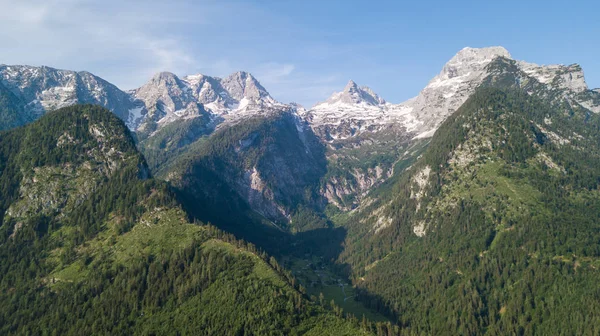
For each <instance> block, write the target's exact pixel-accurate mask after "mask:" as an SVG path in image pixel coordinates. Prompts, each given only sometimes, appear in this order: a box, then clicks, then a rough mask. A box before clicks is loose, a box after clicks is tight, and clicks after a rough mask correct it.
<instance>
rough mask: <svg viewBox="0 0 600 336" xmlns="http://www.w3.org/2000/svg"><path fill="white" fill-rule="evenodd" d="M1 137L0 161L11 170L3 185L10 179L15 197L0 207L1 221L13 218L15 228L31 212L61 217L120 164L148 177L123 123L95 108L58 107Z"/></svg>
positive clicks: (106, 111)
mask: <svg viewBox="0 0 600 336" xmlns="http://www.w3.org/2000/svg"><path fill="white" fill-rule="evenodd" d="M0 140H2V141H8V142H9V143H11V147H9V148H10V150H9V152H4V153H0V159H2V160H3V161H4V162H5V163H6V164H7V165H8V166H7V167H8V168H7V169H6V171H8V172H9V173H11V174H15V175H14V176H11V175H0V178H2V179H3V181H4V183H6V181H7V179H11V178H12V179H15V180H14V181H13V183H12V185H11V188H15V190H14V192H13V195H14V197H13V199H11V200H10V202H9V203H7V205H8V207H7V208H6V209H1V208H0V211H1V210H5V211H4V212H3V213H2V214H0V222H2V218H4V220H14V222H15V223H16V225H17V228H19V227H21V226H22V225H23V223H26V222H27V220H28V219H30V218H33V217H36V216H46V217H54V216H59V217H61V216H65V215H66V214H68V213H70V212H71V211H73V210H75V209H76V208H77V207H78V206H80V205H81V203H82V202H84V201H85V200H86V199H87V198H89V196H90V195H91V194H92V193H93V192H94V191H96V190H97V188H98V187H99V186H100V185H101V184H102V183H105V182H106V180H107V179H110V178H111V177H112V176H114V175H115V174H116V173H117V172H118V171H120V170H121V171H122V170H123V169H125V168H127V169H133V170H134V172H135V173H134V176H135V175H137V176H138V177H139V178H142V179H145V178H147V177H148V170H147V167H146V166H145V164H144V160H143V158H142V157H141V155H139V153H138V152H137V151H136V149H135V145H134V143H133V139H131V137H130V136H128V132H127V130H126V128H125V126H124V125H123V124H122V123H121V122H119V121H118V119H117V118H116V117H115V116H114V114H112V113H111V112H110V111H108V110H106V109H104V108H101V107H98V106H90V105H83V106H73V107H66V108H62V109H60V110H58V111H56V112H54V113H52V115H47V116H45V117H44V118H41V119H40V120H39V121H37V122H35V123H32V124H30V125H28V126H27V127H26V128H24V129H22V130H13V131H9V132H7V133H5V134H4V136H3V137H2V139H0ZM0 144H3V143H2V142H0ZM4 144H5V143H4ZM4 148H7V147H6V146H5V147H4ZM32 157H33V159H32ZM7 174H8V173H7ZM15 176H17V177H18V179H17V177H15Z"/></svg>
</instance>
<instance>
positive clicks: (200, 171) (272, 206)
mask: <svg viewBox="0 0 600 336" xmlns="http://www.w3.org/2000/svg"><path fill="white" fill-rule="evenodd" d="M167 127H168V126H167ZM192 128H193V126H192V125H191V124H190V125H182V130H183V131H182V133H189V132H191V131H192ZM186 130H189V131H186ZM177 134H179V132H175V133H169V134H167V133H165V134H164V139H167V140H164V141H163V142H167V143H171V142H174V141H177V139H176V137H178V135H177ZM157 136H160V138H163V134H162V133H161V134H160V135H157ZM157 136H154V137H153V138H156V137H157ZM153 138H150V139H153ZM323 151H324V149H323V147H322V146H321V144H320V143H319V141H318V139H317V138H316V137H315V135H314V134H313V133H312V131H311V130H310V128H308V127H306V126H305V125H304V124H302V123H301V121H299V120H298V118H296V116H294V115H293V114H292V113H289V112H287V111H279V112H274V113H273V114H271V115H269V116H256V117H253V118H251V119H247V120H244V122H240V123H236V124H234V125H229V126H228V127H222V128H219V129H217V130H216V131H215V132H214V133H212V134H211V135H210V136H205V137H201V138H199V139H198V140H196V141H194V142H192V143H191V144H188V145H186V146H179V147H177V149H176V150H172V149H170V148H166V149H164V150H161V149H159V148H157V147H152V144H149V145H146V148H145V149H144V152H145V153H147V154H146V155H147V157H148V159H149V160H150V162H151V166H153V167H155V169H154V170H155V171H156V173H157V176H159V177H161V178H163V179H165V180H167V181H169V182H170V183H171V184H172V185H173V186H175V187H176V188H177V189H178V190H180V191H181V193H182V194H184V195H185V198H186V200H187V201H188V202H192V203H193V204H194V206H193V209H194V210H193V211H197V212H198V215H199V216H206V219H207V220H211V221H216V220H218V221H219V222H220V224H221V225H226V224H227V223H230V225H232V226H233V227H231V229H232V230H236V229H242V228H240V225H239V223H238V222H239V220H240V219H241V218H244V217H243V216H246V218H256V217H257V215H258V216H260V217H263V218H264V219H266V220H268V221H270V222H272V223H271V224H268V226H270V227H272V228H275V229H277V230H284V231H291V232H299V231H306V230H309V229H316V228H323V227H327V225H326V224H323V223H301V222H299V221H294V220H293V219H292V218H293V217H294V216H295V215H296V214H298V213H299V212H302V211H304V212H306V211H312V212H322V211H323V210H324V208H325V199H324V198H322V197H321V195H320V194H319V187H320V182H321V178H322V177H323V175H324V174H325V171H326V160H325V156H324V152H323ZM161 157H162V158H165V159H162V161H164V162H163V163H162V164H161V163H159V162H157V161H159V160H161ZM191 208H192V207H191ZM262 221H264V220H262ZM249 222H251V221H249ZM323 222H325V221H323ZM249 225H250V223H249ZM252 230H254V229H252Z"/></svg>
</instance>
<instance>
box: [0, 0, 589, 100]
mask: <svg viewBox="0 0 600 336" xmlns="http://www.w3.org/2000/svg"><path fill="white" fill-rule="evenodd" d="M122 2H124V3H122ZM598 13H600V4H599V2H598V1H551V0H550V1H549V0H546V1H461V0H454V1H399V0H398V1H352V0H347V1H338V0H329V1H327V0H322V1H312V0H305V1H292V0H277V1H273V0H254V1H250V0H247V1H225V0H221V1H170V2H167V1H164V2H163V1H152V0H150V1H113V0H109V1H90V0H46V1H30V0H21V1H16V0H0V44H1V45H2V48H0V63H5V64H30V65H49V66H53V67H58V68H64V69H72V70H87V71H90V72H92V73H95V74H97V75H99V76H101V77H103V78H105V79H106V80H108V81H110V82H113V83H115V84H117V85H118V86H119V87H121V88H122V89H131V88H135V87H138V86H140V85H142V84H143V83H144V82H145V81H147V80H148V79H149V78H150V77H151V76H152V74H153V73H156V72H158V71H171V72H174V73H176V74H178V75H186V74H193V73H204V74H207V75H215V76H226V75H227V74H229V73H231V72H233V71H237V70H246V71H250V72H252V73H253V74H254V75H255V76H256V77H257V78H258V79H259V80H260V81H261V83H262V84H263V85H264V86H265V87H266V88H267V90H269V91H270V92H271V94H272V95H273V96H274V97H275V98H276V99H278V100H280V101H283V102H290V101H296V102H299V103H301V104H304V105H308V106H310V105H312V104H314V103H316V102H317V101H321V100H325V99H326V98H327V97H328V96H329V95H330V94H331V93H332V92H334V91H338V90H340V89H341V88H343V87H344V85H345V84H346V82H347V81H348V80H349V79H353V80H354V81H356V82H357V83H358V84H359V85H367V86H370V87H371V88H373V89H374V90H375V92H378V93H379V94H380V95H381V96H382V97H383V98H385V99H386V100H388V101H391V102H396V103H397V102H401V101H404V100H406V99H408V98H410V97H413V96H415V95H416V94H417V93H418V92H419V91H420V89H422V88H423V87H424V86H425V85H426V84H427V82H428V81H429V80H430V79H431V78H432V77H433V76H435V75H436V74H437V73H438V72H439V71H440V70H441V68H442V66H443V65H444V63H445V62H446V61H448V60H449V59H450V58H451V57H452V56H453V55H454V54H455V53H456V52H457V51H459V50H460V49H462V48H463V47H466V46H471V47H484V46H492V45H502V46H504V47H505V48H507V49H508V50H509V52H510V53H511V54H512V56H513V58H515V59H519V60H526V61H528V62H533V63H538V64H555V63H562V64H571V63H579V64H581V65H582V67H583V69H584V71H585V75H586V80H587V83H588V85H589V86H590V87H591V88H594V87H599V86H600V62H598V55H599V54H600V23H599V22H600V20H599V14H598Z"/></svg>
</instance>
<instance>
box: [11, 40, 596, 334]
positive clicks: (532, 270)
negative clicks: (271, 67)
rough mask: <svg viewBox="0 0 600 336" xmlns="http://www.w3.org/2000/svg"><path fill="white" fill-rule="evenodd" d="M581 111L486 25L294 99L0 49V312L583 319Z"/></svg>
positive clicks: (586, 182) (592, 143) (591, 277)
mask: <svg viewBox="0 0 600 336" xmlns="http://www.w3.org/2000/svg"><path fill="white" fill-rule="evenodd" d="M83 102H87V103H94V104H99V105H102V106H104V107H106V108H107V109H104V108H101V107H99V106H92V105H75V106H72V107H67V108H62V109H59V110H57V111H54V112H50V111H52V110H54V109H55V108H58V107H62V106H70V105H73V104H77V103H83ZM108 110H112V112H113V113H112V114H111V113H110V112H109V111H108ZM599 112H600V92H599V91H598V90H589V89H588V87H587V84H586V83H585V79H584V77H583V72H582V70H581V67H579V66H578V65H569V66H563V65H550V66H539V65H536V64H532V63H526V62H523V61H517V60H513V59H512V58H511V56H510V54H509V53H508V51H506V50H505V49H504V48H502V47H491V48H482V49H474V48H465V49H463V50H461V51H459V53H458V54H456V56H454V57H453V58H452V59H451V60H450V61H449V62H448V63H446V65H445V66H444V67H443V69H442V71H441V72H440V73H439V74H438V75H437V76H435V77H434V78H433V79H432V80H431V81H430V82H429V84H428V85H427V86H426V87H425V88H424V89H423V90H422V91H421V92H420V93H419V95H418V96H417V97H415V98H413V99H410V100H408V101H406V102H403V103H400V104H392V103H389V102H386V101H385V100H384V99H383V98H381V97H380V96H378V95H377V94H376V93H374V92H373V90H371V89H369V88H368V87H359V86H358V85H357V84H356V83H354V82H353V81H350V82H349V83H348V85H347V86H346V87H345V88H344V90H343V91H341V92H337V93H334V94H333V95H332V96H331V97H330V98H329V99H327V100H326V101H325V102H323V103H319V104H317V105H315V106H314V107H312V108H309V109H304V108H303V107H301V106H299V105H297V104H282V103H279V102H277V101H275V100H274V99H273V98H272V97H271V96H270V95H269V93H268V92H267V91H266V89H265V88H264V87H262V85H260V83H258V81H257V80H256V79H255V78H254V77H252V75H250V74H248V73H245V72H236V73H234V74H232V75H231V76H228V77H227V78H224V79H221V78H217V77H209V76H204V75H192V76H186V77H181V78H180V77H177V76H176V75H174V74H172V73H166V72H162V73H159V74H157V75H156V76H154V77H153V78H152V79H151V80H150V81H149V82H148V83H146V84H145V85H144V86H142V87H140V88H138V89H136V90H132V91H129V92H123V91H120V90H118V89H117V88H116V87H114V86H112V85H111V84H109V83H108V82H105V81H103V80H101V79H100V78H98V77H95V76H93V75H91V74H89V73H85V72H71V71H65V70H56V69H52V68H47V67H39V68H38V67H27V66H0V225H1V226H0V258H1V259H0V260H2V262H0V267H2V269H0V271H2V275H0V302H2V303H6V304H2V305H0V306H1V307H0V328H1V329H0V332H2V333H4V334H50V331H51V330H52V331H54V330H56V332H58V333H61V334H170V333H173V334H177V333H179V334H186V333H200V334H202V333H204V334H286V335H287V334H315V335H321V334H333V335H337V334H349V335H353V334H360V333H366V334H369V333H374V334H378V335H393V334H401V335H414V334H417V335H422V334H426V335H429V334H469V335H474V334H490V335H504V334H517V335H529V334H543V335H546V334H565V335H570V334H584V335H585V334H589V335H595V334H599V333H600V330H599V329H598V326H599V325H600V321H599V320H598V316H600V306H599V302H600V286H599V285H598V284H597V281H596V280H595V279H597V278H598V268H599V267H600V247H599V246H600V226H599V225H598V224H597V223H599V222H600V221H599V218H598V217H599V216H600V197H599V195H600V194H598V186H599V183H600V178H599V176H600V143H599V142H598V139H600V137H599V136H600V116H599V114H598V113H599ZM34 120H37V121H34ZM22 125H26V126H22ZM1 130H9V131H3V132H2V131H1ZM136 147H137V148H136ZM328 302H330V303H328ZM366 306H368V307H370V308H371V309H368V308H367V307H366ZM73 310H75V311H76V312H77V313H75V314H73V313H71V311H73ZM346 312H350V313H352V314H353V315H355V316H356V317H353V316H346V315H345V313H346ZM115 321H117V322H116V323H115ZM375 321H376V322H375Z"/></svg>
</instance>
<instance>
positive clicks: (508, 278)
mask: <svg viewBox="0 0 600 336" xmlns="http://www.w3.org/2000/svg"><path fill="white" fill-rule="evenodd" d="M548 120H551V124H550V122H548ZM545 121H546V122H545ZM542 125H543V126H542ZM599 126H600V118H598V116H596V115H591V114H589V112H588V111H587V110H585V109H583V108H579V107H577V106H569V105H567V104H548V103H547V102H546V101H544V100H542V99H539V98H536V97H535V96H530V95H527V94H525V93H523V92H522V91H515V90H498V89H493V88H488V89H485V88H483V89H480V90H479V91H478V92H477V93H476V94H474V95H473V96H472V97H471V98H469V100H468V101H467V102H466V103H465V104H464V105H463V106H462V107H461V108H460V109H459V110H458V111H457V112H456V113H455V114H454V115H452V116H451V117H450V118H449V119H448V120H446V122H444V124H443V125H442V126H441V127H440V129H439V130H438V131H437V132H436V134H435V136H434V137H433V139H432V140H431V143H430V144H429V147H428V149H427V150H426V151H425V153H424V155H423V157H422V158H421V159H420V160H419V161H418V162H417V163H415V164H414V166H413V167H412V168H411V169H410V170H408V171H407V172H406V173H405V174H403V176H401V177H400V178H399V180H398V182H397V183H396V185H395V187H394V188H393V189H392V190H391V191H390V192H389V193H388V194H387V195H388V196H387V197H389V198H387V199H385V198H384V199H383V200H382V201H381V203H379V204H384V203H385V202H389V199H390V198H392V199H393V202H392V203H391V205H390V206H389V207H388V208H385V209H386V210H385V212H384V213H383V215H385V216H389V217H390V218H392V219H393V222H392V224H391V225H390V226H389V227H388V228H386V229H385V230H384V231H383V232H382V233H381V234H375V235H373V234H371V233H369V232H368V231H367V230H368V227H366V226H365V225H364V224H363V223H364V220H367V221H368V220H370V219H369V218H368V214H369V211H371V210H369V209H367V210H366V211H363V212H362V213H360V214H359V215H358V216H355V217H354V218H352V219H351V220H350V221H351V222H350V223H349V224H348V225H349V234H348V238H347V242H346V245H347V248H346V250H345V251H344V252H343V255H342V257H341V260H342V261H344V262H347V263H349V264H350V265H351V266H352V269H353V270H354V276H353V277H354V283H355V284H356V285H357V286H358V287H359V288H360V293H361V294H360V296H361V300H363V301H364V302H366V303H367V304H369V305H370V306H371V307H373V308H375V309H378V310H379V311H381V312H382V313H385V314H387V315H389V316H393V318H394V320H395V321H397V323H398V324H399V326H400V327H401V328H403V329H404V330H406V329H410V330H412V331H414V332H417V333H423V334H447V333H450V334H490V335H505V334H516V335H532V334H540V335H550V334H553V335H556V334H563V335H572V334H578V335H584V334H585V335H596V334H598V333H599V332H600V329H598V328H599V326H600V320H599V316H600V286H599V285H598V275H599V274H598V267H600V244H599V243H600V224H599V223H600V221H599V216H600V193H599V191H598V186H599V182H600V161H599V160H600V146H599V145H600V144H599V143H598V139H600V133H599V132H600V127H599ZM572 134H580V135H581V137H573V136H570V137H569V135H572ZM560 136H562V137H564V138H568V139H570V140H569V143H567V142H565V141H564V140H563V141H560V138H559V137H560ZM557 139H558V140H557ZM484 143H485V144H489V145H486V146H481V145H479V146H480V147H479V148H481V150H480V151H479V152H478V155H475V157H473V158H472V161H470V162H468V163H466V164H459V163H456V162H457V160H453V158H454V157H455V156H456V155H457V154H456V153H461V150H463V149H464V148H473V147H474V146H473V145H475V144H484ZM541 153H543V154H541ZM541 158H543V159H541ZM548 158H549V159H548ZM425 167H428V168H430V169H431V173H430V175H429V177H428V186H427V189H426V192H425V194H424V196H423V197H422V198H421V199H418V198H417V197H415V196H414V192H415V191H414V190H415V188H417V187H418V185H416V184H415V182H414V176H415V175H416V174H418V173H419V172H422V171H424V170H423V169H424V168H425ZM411 196H412V197H411ZM375 206H378V205H375ZM417 223H426V225H427V226H426V227H427V233H426V235H425V236H423V237H417V236H415V234H414V233H413V232H412V228H413V226H414V225H416V224H417Z"/></svg>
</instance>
